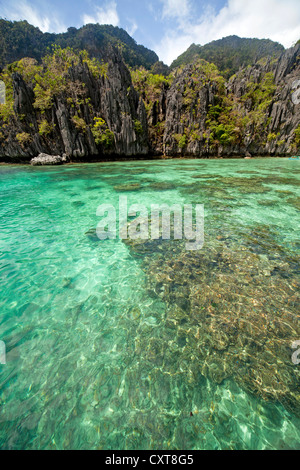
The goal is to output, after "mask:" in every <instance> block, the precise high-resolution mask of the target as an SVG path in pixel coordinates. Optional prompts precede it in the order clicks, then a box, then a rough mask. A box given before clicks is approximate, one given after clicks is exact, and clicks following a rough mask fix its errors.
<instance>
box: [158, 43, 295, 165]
mask: <svg viewBox="0 0 300 470" xmlns="http://www.w3.org/2000/svg"><path fill="white" fill-rule="evenodd" d="M266 76H270V77H272V80H273V83H274V87H275V92H274V93H273V95H272V96H271V99H270V100H267V101H266V103H265V107H264V108H263V111H260V109H261V108H260V105H259V104H257V103H255V102H253V100H252V99H251V98H247V94H248V91H249V89H251V87H252V88H253V87H255V86H256V85H257V86H258V87H261V90H264V86H263V85H262V83H263V80H264V79H265V77H266ZM297 80H299V83H300V45H299V44H298V45H297V46H295V47H293V48H291V49H289V50H287V51H285V52H284V53H283V54H282V56H281V57H280V58H279V60H278V62H274V61H273V62H272V61H271V60H269V61H266V62H265V63H263V62H262V61H261V62H259V63H256V64H255V65H254V66H252V67H250V66H249V67H247V68H246V69H243V70H240V71H239V73H237V74H236V75H235V76H233V77H232V78H231V79H230V80H229V82H228V83H226V84H225V96H230V97H231V99H232V101H233V102H234V103H235V106H236V112H238V113H239V114H240V121H241V122H242V120H244V121H245V122H246V124H243V128H241V131H240V134H241V135H240V138H239V139H237V141H236V142H235V143H232V144H230V143H229V144H228V143H227V144H223V145H222V144H220V142H214V139H207V136H209V135H210V133H211V129H210V128H209V126H208V123H207V121H208V119H209V115H208V113H209V109H210V107H211V106H217V105H218V104H219V103H220V99H219V96H218V92H217V90H218V85H217V83H216V81H214V80H208V79H207V77H206V79H205V77H201V74H197V73H196V72H195V68H194V67H193V64H190V65H188V66H186V67H185V68H184V69H183V70H182V71H181V72H180V74H179V75H177V76H176V78H175V80H174V81H173V83H172V85H171V86H170V88H169V90H163V91H162V94H161V98H160V100H159V103H162V102H165V103H166V105H165V109H163V108H162V107H159V108H160V109H159V112H156V113H155V111H156V109H154V107H155V106H156V107H157V105H158V104H157V103H155V106H154V107H153V110H152V114H151V119H153V117H152V116H157V115H159V119H160V121H161V122H164V134H163V137H162V139H161V141H159V142H150V144H152V151H153V153H158V152H159V151H160V150H161V149H162V151H163V153H164V154H165V155H168V156H172V155H185V156H193V157H214V156H224V157H229V156H249V154H251V155H252V156H263V155H270V156H272V155H291V154H294V152H296V151H297V149H296V148H295V143H294V139H295V130H296V128H297V127H298V126H299V124H300V99H299V98H300V91H299V90H298V92H297V93H298V94H297V97H296V98H297V99H293V97H295V96H296V95H295V92H296V91H295V83H296V81H297ZM199 81H200V82H201V81H202V84H201V85H200V86H199ZM299 88H300V86H299ZM222 106H224V101H223V104H222ZM253 111H254V112H257V120H259V124H257V125H256V128H254V124H253V121H252V122H249V123H248V124H247V118H248V117H249V116H250V114H251V112H252V113H253ZM259 114H260V115H259ZM252 115H253V114H252ZM151 119H150V122H149V125H150V126H151V125H152V122H151ZM233 122H234V121H233ZM187 130H188V132H187ZM153 144H154V145H153Z"/></svg>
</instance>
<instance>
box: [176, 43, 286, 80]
mask: <svg viewBox="0 0 300 470" xmlns="http://www.w3.org/2000/svg"><path fill="white" fill-rule="evenodd" d="M283 52H284V47H283V46H282V45H281V44H279V43H277V42H273V41H271V40H270V39H247V38H239V37H238V36H228V37H226V38H223V39H220V40H218V41H212V42H210V43H209V44H206V45H205V46H200V45H196V44H192V45H191V46H190V47H189V48H188V49H187V51H185V52H184V53H183V54H181V55H180V56H179V57H178V58H177V59H176V60H174V62H173V63H172V64H171V69H174V68H176V67H179V66H181V65H187V64H189V63H192V62H193V61H194V60H195V59H204V60H206V61H208V62H212V63H214V64H215V65H216V66H217V67H218V69H219V70H220V72H222V75H223V76H224V77H225V78H229V77H230V76H231V75H233V74H234V73H236V72H237V71H238V70H239V68H240V67H246V66H247V65H252V64H254V63H255V62H257V61H258V60H260V59H263V58H268V59H272V58H274V59H276V58H278V57H279V56H280V55H281V54H282V53H283Z"/></svg>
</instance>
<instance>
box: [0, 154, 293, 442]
mask: <svg viewBox="0 0 300 470" xmlns="http://www.w3.org/2000/svg"><path fill="white" fill-rule="evenodd" d="M299 165H300V163H299V161H293V160H288V159H269V158H268V159H254V160H207V161H205V160H172V161H143V162H141V161H138V162H124V163H123V162H117V163H99V164H81V165H69V166H64V167H54V168H50V167H47V168H46V167H44V168H37V167H34V168H33V167H29V166H1V167H0V279H1V292H0V312H1V314H0V340H2V341H4V342H5V344H6V348H7V363H6V365H0V406H1V408H0V446H1V448H3V449H115V450H117V449H128V450H132V449H156V450H158V449H164V450H168V449H169V450H171V449H182V450H184V449H186V450H187V449H188V450H192V449H299V448H300V419H299V414H298V413H297V412H296V411H297V410H295V412H293V410H291V408H290V407H286V406H285V403H283V402H282V401H276V400H264V399H263V397H261V396H259V394H253V393H251V392H250V391H249V390H248V389H247V387H244V386H243V384H242V383H241V382H239V381H238V380H236V377H235V376H234V375H232V376H231V375H229V376H228V377H226V378H225V379H224V380H222V381H220V380H213V378H214V377H213V376H212V377H211V374H210V373H209V372H208V373H204V372H203V371H204V368H203V364H202V363H201V361H203V360H202V359H201V357H197V354H196V355H195V354H193V346H192V343H191V341H190V337H189V336H188V334H190V331H191V330H192V329H193V325H194V323H193V322H194V319H193V321H192V320H191V319H190V317H189V316H188V315H187V318H181V322H180V323H179V324H178V325H177V324H176V322H175V323H174V325H175V326H173V327H172V328H171V327H170V321H168V318H169V317H168V312H170V310H172V309H173V308H174V305H175V304H173V303H172V297H171V296H170V299H169V298H166V295H160V293H159V292H157V290H156V289H155V286H154V285H153V284H152V282H151V278H152V271H151V270H150V268H149V266H151V269H152V268H153V266H154V265H155V263H156V265H157V260H156V259H154V262H153V260H150V261H149V260H148V258H147V259H146V258H145V257H144V256H142V255H141V254H138V253H135V252H134V250H132V249H131V247H130V246H128V245H127V244H125V243H123V241H121V240H118V239H117V240H107V241H100V240H98V239H97V237H95V236H94V229H95V227H96V225H97V222H98V221H99V218H97V217H96V209H97V207H98V205H100V204H102V203H111V204H115V205H116V207H117V206H118V200H119V196H120V195H126V196H127V197H128V203H129V204H131V203H141V204H145V205H146V207H148V208H149V209H150V206H151V204H153V203H167V204H170V205H171V204H173V203H175V202H177V203H179V204H183V203H203V204H204V205H205V243H206V244H207V245H208V247H213V249H214V250H215V251H217V250H218V247H219V245H218V240H220V239H221V242H222V239H225V240H231V241H233V242H232V243H234V245H229V248H231V255H232V259H233V260H234V256H235V251H234V250H232V246H236V247H238V246H243V247H244V248H245V250H249V252H251V253H252V254H253V256H256V255H257V256H260V259H269V258H270V259H272V256H271V254H270V252H273V254H274V253H275V255H276V257H277V259H278V262H280V261H282V265H280V266H282V267H280V268H278V267H275V268H274V266H273V271H272V273H273V274H274V280H276V279H277V281H276V282H277V283H279V282H281V280H282V287H283V288H286V286H287V284H288V283H289V285H290V286H291V292H294V294H293V295H294V296H295V299H294V300H293V303H292V305H291V307H289V308H290V311H289V313H290V315H294V316H295V318H294V319H293V321H294V324H295V325H296V326H295V328H298V331H299V316H297V314H299V308H298V307H299V298H297V289H296V288H295V287H293V286H297V285H299V284H297V282H299V264H297V256H298V253H299V246H300V239H299V194H300V166H299ZM248 181H249V184H248ZM255 234H258V235H257V236H255ZM172 243H174V244H176V241H173V242H172ZM153 256H154V258H155V256H156V253H153ZM298 260H299V258H298ZM158 261H159V258H158ZM236 262H237V264H238V263H239V260H238V257H237V261H236ZM153 263H154V264H153ZM266 263H267V262H266ZM284 263H285V264H284ZM286 266H288V268H286ZM153 269H154V268H153ZM161 269H162V271H163V270H164V269H165V268H164V266H162V267H161ZM207 269H211V270H212V272H213V273H214V275H215V273H217V271H218V267H216V266H214V263H212V266H211V267H210V266H209V265H207ZM268 270H269V268H268V267H266V266H264V267H263V268H262V271H263V273H262V278H261V279H262V282H263V280H264V279H266V281H268V282H269V279H271V277H270V273H269V271H268ZM276 270H277V271H276ZM153 272H154V271H153ZM270 272H271V271H270ZM278 272H279V274H280V275H281V277H280V279H279V278H278V276H277V277H276V273H278ZM205 274H207V275H208V274H210V273H205ZM233 276H234V277H235V278H234V281H235V283H236V284H237V285H238V284H239V282H240V279H239V275H238V274H237V273H236V271H234V274H233ZM243 280H244V278H243ZM251 282H252V281H251V279H250V280H249V286H250V287H249V288H251ZM274 282H275V281H274ZM277 285H279V286H281V285H280V284H277ZM208 288H209V286H208ZM298 292H299V291H298ZM257 295H258V294H257ZM278 299H279V300H278ZM278 299H277V297H276V298H274V299H272V298H268V297H266V298H265V302H266V304H268V303H270V304H272V308H273V310H274V311H275V310H276V309H278V311H279V310H280V309H281V307H282V305H281V301H280V296H279V297H278ZM169 300H170V301H169ZM258 300H259V299H258ZM234 302H235V301H234ZM276 302H277V303H278V305H277V304H276ZM297 302H298V303H297ZM274 303H275V305H274ZM297 306H298V307H297ZM232 307H233V305H232ZM297 308H298V310H297ZM172 321H173V318H172ZM187 332H188V333H187ZM185 335H186V336H185ZM270 335H272V332H270ZM194 336H195V337H197V335H196V333H195V335H194ZM297 339H300V337H299V338H298V337H294V333H293V334H292V333H291V337H290V339H289V338H287V340H288V341H289V340H290V343H292V342H293V341H295V340H297ZM160 344H163V345H164V349H163V355H162V354H161V352H160V351H159V348H160ZM292 352H293V351H292V349H291V350H290V352H288V354H290V355H292ZM262 354H263V353H262ZM189 357H190V358H191V361H189ZM262 357H263V355H262ZM249 367H250V366H249ZM299 367H300V366H299V365H298V366H296V365H295V366H294V369H295V372H293V373H295V374H296V373H297V372H299ZM205 370H206V369H205ZM298 377H299V375H298ZM298 385H299V382H298Z"/></svg>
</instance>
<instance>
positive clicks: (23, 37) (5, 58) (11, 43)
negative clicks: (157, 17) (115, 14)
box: [0, 19, 158, 69]
mask: <svg viewBox="0 0 300 470" xmlns="http://www.w3.org/2000/svg"><path fill="white" fill-rule="evenodd" d="M53 44H54V45H58V46H61V47H62V48H65V47H72V48H73V49H74V50H77V51H79V50H86V51H87V52H88V53H89V54H90V56H91V57H95V58H96V59H104V60H105V59H106V55H107V48H108V46H109V45H113V46H115V47H118V48H119V49H120V50H121V51H122V55H123V58H124V61H125V62H126V64H127V65H129V66H131V67H135V66H143V67H145V68H147V69H149V68H150V67H151V66H152V65H153V64H155V63H156V62H157V61H158V56H157V55H156V54H155V52H153V51H151V50H149V49H147V48H146V47H144V46H141V45H138V44H137V43H136V41H135V40H134V39H133V38H132V37H131V36H129V34H128V33H127V32H126V31H125V30H124V29H122V28H118V27H115V26H111V25H99V24H88V25H86V26H83V27H82V28H80V29H76V28H72V27H71V28H68V31H67V32H66V33H61V34H50V33H42V32H41V31H40V30H39V28H35V27H34V26H32V25H30V24H29V23H28V22H27V21H6V20H3V19H0V67H3V66H4V65H7V64H9V63H12V62H15V61H17V60H20V59H22V58H24V57H30V58H33V59H36V60H38V61H41V59H42V57H44V56H45V55H46V53H47V52H48V48H50V47H51V46H52V45H53Z"/></svg>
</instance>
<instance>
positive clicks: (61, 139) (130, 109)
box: [0, 49, 148, 161]
mask: <svg viewBox="0 0 300 470" xmlns="http://www.w3.org/2000/svg"><path fill="white" fill-rule="evenodd" d="M69 80H70V86H71V87H73V89H74V90H76V87H77V86H78V84H79V83H81V84H83V85H84V91H85V102H84V103H83V104H82V105H81V109H80V112H81V116H82V119H83V121H84V122H85V124H86V128H85V129H81V128H80V126H78V125H76V121H75V120H74V115H75V112H76V111H75V110H74V108H72V106H70V104H69V103H68V99H67V98H68V96H66V95H65V94H61V95H59V96H54V98H53V100H52V101H53V104H52V107H51V109H47V110H46V111H45V113H44V114H41V112H40V111H39V110H38V109H36V108H34V106H33V105H34V100H35V97H34V92H33V89H31V88H30V86H29V85H28V84H26V83H25V81H24V80H23V78H22V77H21V76H20V75H19V74H18V73H15V74H14V75H13V90H14V111H15V117H14V118H13V122H12V123H11V125H10V126H6V127H5V135H4V142H5V143H4V144H2V145H0V160H4V161H12V160H17V161H30V160H31V159H32V158H35V157H36V156H37V155H39V154H40V153H45V154H49V155H62V154H64V153H65V154H66V155H67V157H68V158H70V159H71V160H86V159H88V158H95V159H103V158H104V159H110V158H113V157H114V156H124V157H128V156H138V155H147V153H148V128H147V117H146V112H145V107H144V103H143V101H142V99H141V98H140V97H139V95H138V93H137V92H136V91H135V89H134V88H133V86H132V81H131V76H130V73H129V71H128V69H127V67H126V66H125V65H124V63H123V61H122V59H121V57H120V54H119V52H118V51H117V50H114V49H112V50H111V52H110V56H109V62H108V69H107V73H106V74H105V75H104V76H99V77H98V78H95V77H94V76H93V75H92V73H91V71H90V70H89V68H88V66H87V64H86V63H82V62H81V63H79V64H78V65H73V66H71V68H70V69H69ZM75 93H76V92H75ZM99 116H101V118H103V119H104V120H105V122H106V124H107V126H108V130H109V131H111V132H112V133H113V142H112V144H111V145H110V146H109V148H108V147H107V146H105V145H103V144H101V143H98V144H97V143H96V142H95V138H94V136H93V133H92V131H91V127H92V126H93V125H94V118H95V117H99ZM43 120H46V121H47V123H49V125H50V126H51V128H52V131H51V133H49V134H47V135H41V133H40V132H39V125H40V123H41V122H42V121H43ZM137 122H138V123H139V132H137V130H136V123H137ZM20 134H21V135H26V136H30V138H28V139H27V140H26V141H25V142H24V140H23V141H22V142H19V141H18V139H17V136H18V135H20Z"/></svg>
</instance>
